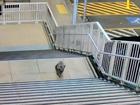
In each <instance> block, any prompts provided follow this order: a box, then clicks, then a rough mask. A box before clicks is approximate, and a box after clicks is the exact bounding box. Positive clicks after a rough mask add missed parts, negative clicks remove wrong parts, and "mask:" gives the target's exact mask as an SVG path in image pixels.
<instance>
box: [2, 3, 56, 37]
mask: <svg viewBox="0 0 140 105" xmlns="http://www.w3.org/2000/svg"><path fill="white" fill-rule="evenodd" d="M30 22H31V23H38V22H43V23H44V26H45V29H46V31H48V32H49V34H50V35H51V37H52V38H53V39H54V36H53V34H54V33H55V32H54V30H55V28H56V26H57V23H56V20H55V18H54V16H53V13H52V11H51V9H50V7H49V5H48V3H46V2H24V3H6V4H4V5H2V11H1V12H0V24H9V23H15V24H20V23H30Z"/></svg>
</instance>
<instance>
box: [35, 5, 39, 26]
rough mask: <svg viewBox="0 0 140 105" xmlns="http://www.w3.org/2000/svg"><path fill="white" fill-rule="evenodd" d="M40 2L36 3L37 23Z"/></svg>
mask: <svg viewBox="0 0 140 105" xmlns="http://www.w3.org/2000/svg"><path fill="white" fill-rule="evenodd" d="M38 5H39V4H38V3H37V4H36V18H35V23H38V12H39V6H38Z"/></svg>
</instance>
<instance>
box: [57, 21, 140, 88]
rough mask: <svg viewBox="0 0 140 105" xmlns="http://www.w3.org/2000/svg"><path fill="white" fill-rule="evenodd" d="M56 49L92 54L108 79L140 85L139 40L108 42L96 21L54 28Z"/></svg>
mask: <svg viewBox="0 0 140 105" xmlns="http://www.w3.org/2000/svg"><path fill="white" fill-rule="evenodd" d="M55 45H56V47H57V48H62V49H65V50H70V51H71V50H72V51H73V50H74V51H81V52H84V53H85V52H86V54H89V55H92V56H93V57H94V59H95V61H96V63H97V65H98V67H99V69H100V70H101V72H102V73H103V74H104V75H106V76H107V77H108V79H116V80H118V81H120V83H121V84H129V85H131V86H134V88H135V89H136V90H139V88H140V86H139V85H140V43H138V42H126V41H111V40H110V39H109V37H108V36H107V34H106V33H105V32H104V30H103V28H102V27H101V25H100V24H99V23H98V22H92V23H83V24H78V25H69V26H61V27H58V28H57V29H56V42H55Z"/></svg>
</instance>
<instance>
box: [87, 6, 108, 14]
mask: <svg viewBox="0 0 140 105" xmlns="http://www.w3.org/2000/svg"><path fill="white" fill-rule="evenodd" d="M88 11H91V12H92V13H93V14H96V12H100V14H108V15H109V14H110V13H107V11H103V10H102V9H100V8H99V9H98V10H97V9H96V8H94V7H92V6H89V5H87V12H88Z"/></svg>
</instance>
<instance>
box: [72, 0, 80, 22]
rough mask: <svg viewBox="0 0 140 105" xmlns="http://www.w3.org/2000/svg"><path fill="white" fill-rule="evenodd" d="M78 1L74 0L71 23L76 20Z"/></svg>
mask: <svg viewBox="0 0 140 105" xmlns="http://www.w3.org/2000/svg"><path fill="white" fill-rule="evenodd" d="M78 2H79V0H74V6H73V18H72V24H76V21H77V9H78Z"/></svg>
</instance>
